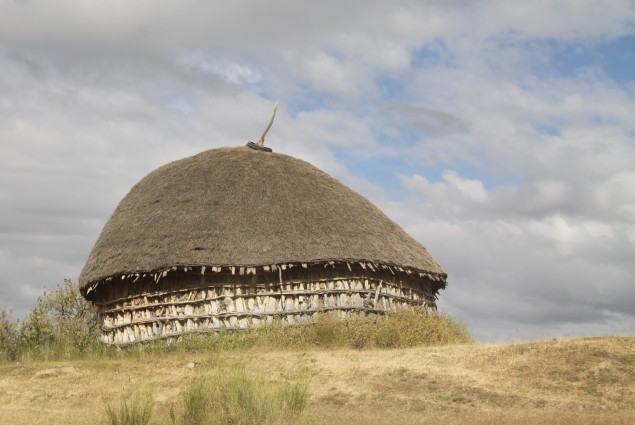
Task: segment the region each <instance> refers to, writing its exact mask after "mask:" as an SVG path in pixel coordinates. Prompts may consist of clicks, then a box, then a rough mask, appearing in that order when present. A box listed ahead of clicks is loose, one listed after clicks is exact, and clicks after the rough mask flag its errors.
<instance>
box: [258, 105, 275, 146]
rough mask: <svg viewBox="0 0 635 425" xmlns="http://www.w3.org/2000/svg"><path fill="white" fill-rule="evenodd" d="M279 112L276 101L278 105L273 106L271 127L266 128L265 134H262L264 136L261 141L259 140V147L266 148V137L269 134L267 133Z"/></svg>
mask: <svg viewBox="0 0 635 425" xmlns="http://www.w3.org/2000/svg"><path fill="white" fill-rule="evenodd" d="M277 110H278V101H276V104H275V105H273V115H272V116H271V121H269V125H268V126H267V128H265V132H264V133H262V136H260V140H258V146H260V147H263V146H265V135H266V134H267V132H268V131H269V129H270V128H271V125H272V124H273V119H274V118H275V117H276V111H277Z"/></svg>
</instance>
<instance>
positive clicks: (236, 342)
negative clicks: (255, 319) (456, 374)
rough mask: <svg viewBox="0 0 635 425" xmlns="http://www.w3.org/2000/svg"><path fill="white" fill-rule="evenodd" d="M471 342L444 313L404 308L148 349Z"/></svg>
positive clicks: (159, 344)
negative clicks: (378, 313)
mask: <svg viewBox="0 0 635 425" xmlns="http://www.w3.org/2000/svg"><path fill="white" fill-rule="evenodd" d="M470 342H473V340H472V337H471V336H470V333H469V331H468V328H467V326H465V325H464V324H463V323H461V322H459V321H457V320H456V319H454V318H452V317H451V316H449V315H446V314H439V313H436V312H427V311H425V310H421V309H407V310H397V311H393V312H389V313H387V314H386V315H383V316H380V315H363V314H360V315H355V316H352V317H350V318H348V319H345V320H341V319H338V318H337V317H335V316H334V315H332V314H327V313H324V314H321V315H319V316H318V318H317V320H316V321H315V322H313V323H309V324H304V325H299V326H287V325H284V324H283V323H281V322H274V323H272V324H267V325H262V326H259V327H255V328H252V329H249V330H246V331H242V332H220V333H217V334H191V335H186V336H183V337H182V338H180V340H179V341H173V340H165V341H156V342H154V343H150V344H146V345H145V346H144V348H143V349H144V350H146V351H150V352H153V351H154V352H164V351H182V352H188V351H197V350H210V351H215V350H231V349H248V348H255V347H258V348H272V349H276V348H296V349H306V348H316V347H324V348H354V349H368V348H407V347H414V346H418V345H444V344H461V343H470Z"/></svg>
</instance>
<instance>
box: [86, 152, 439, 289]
mask: <svg viewBox="0 0 635 425" xmlns="http://www.w3.org/2000/svg"><path fill="white" fill-rule="evenodd" d="M328 260H338V261H364V260H365V261H371V262H373V263H374V264H381V265H393V266H397V267H402V268H405V269H409V270H414V271H415V272H420V273H424V274H425V275H427V276H434V280H439V281H440V282H443V285H442V286H444V281H445V277H446V275H445V273H444V272H443V270H442V269H441V267H440V265H439V264H438V263H437V262H436V261H435V260H434V259H433V258H432V257H431V256H430V254H428V252H427V251H426V249H425V248H424V247H423V246H421V244H419V243H418V242H416V241H415V240H414V239H412V238H411V237H410V236H409V235H407V234H406V233H405V232H404V231H403V230H402V229H401V228H400V227H399V226H398V225H397V224H395V223H394V222H392V221H391V220H390V219H388V218H387V217H386V216H385V215H384V214H383V213H382V212H381V211H379V209H377V208H376V207H375V206H373V205H372V204H371V203H370V202H368V201H367V200H366V199H364V198H363V197H362V196H360V195H358V194H357V193H355V192H353V191H352V190H350V189H349V188H347V187H346V186H344V185H342V184H341V183H340V182H338V181H337V180H335V179H333V178H332V177H330V176H328V175H327V174H325V173H324V172H322V171H320V170H318V169H317V168H315V167H313V166H312V165H310V164H308V163H306V162H304V161H300V160H298V159H295V158H292V157H290V156H286V155H281V154H276V153H266V152H260V151H256V150H252V149H249V148H246V147H238V148H223V149H214V150H209V151H206V152H202V153H200V154H198V155H195V156H192V157H189V158H185V159H182V160H180V161H176V162H173V163H170V164H167V165H165V166H163V167H160V168H159V169H157V170H155V171H153V172H152V173H150V174H149V175H148V176H146V177H145V178H143V179H142V180H141V181H140V182H139V183H138V184H137V185H135V186H134V187H133V188H132V190H131V191H130V193H129V194H128V195H126V197H125V198H124V199H123V200H122V201H121V203H120V204H119V206H118V207H117V209H116V210H115V212H114V213H113V215H112V217H111V218H110V220H109V221H108V222H107V223H106V225H105V227H104V229H103V231H102V233H101V235H100V236H99V239H98V240H97V242H96V244H95V246H94V248H93V250H92V252H91V253H90V256H89V258H88V261H87V262H86V265H85V266H84V269H83V270H82V273H81V276H80V286H81V289H82V292H83V293H84V294H86V291H87V289H89V287H92V286H94V285H95V284H97V283H99V282H102V281H104V280H105V279H110V278H112V277H114V276H122V277H123V276H125V275H129V274H134V273H150V272H155V271H160V270H167V269H169V268H172V267H174V266H262V265H272V264H285V263H297V262H313V263H315V262H319V261H328ZM124 284H128V280H127V279H126V280H125V281H124V280H123V279H122V280H118V279H114V280H112V281H111V282H109V285H124Z"/></svg>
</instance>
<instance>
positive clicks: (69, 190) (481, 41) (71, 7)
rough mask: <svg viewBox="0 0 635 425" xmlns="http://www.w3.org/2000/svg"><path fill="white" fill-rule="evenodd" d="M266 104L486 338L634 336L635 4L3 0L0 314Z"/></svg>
mask: <svg viewBox="0 0 635 425" xmlns="http://www.w3.org/2000/svg"><path fill="white" fill-rule="evenodd" d="M276 100H277V101H279V102H280V106H279V109H278V114H277V117H276V120H275V122H274V124H273V127H272V128H271V130H270V131H269V133H268V135H267V139H266V143H267V145H268V146H270V147H272V148H273V149H274V151H275V152H279V153H285V154H288V155H292V156H295V157H297V158H301V159H304V160H306V161H309V162H310V163H312V164H313V165H315V166H317V167H318V168H320V169H322V170H324V171H326V172H328V173H329V174H331V175H333V176H334V177H336V178H338V179H339V180H340V181H342V182H343V183H345V184H346V185H348V186H349V187H351V188H352V189H354V190H356V191H358V192H359V193H361V194H362V195H364V196H365V197H367V198H368V199H370V200H371V201H372V202H373V203H374V204H375V205H377V206H378V207H379V208H380V209H381V210H382V211H384V212H385V213H386V214H387V215H388V216H389V217H390V218H391V219H393V220H394V221H396V222H397V223H398V224H399V225H401V226H402V227H403V228H404V229H405V230H406V231H407V232H408V233H410V234H411V235H412V236H413V237H414V238H415V239H416V240H418V241H419V242H420V243H421V244H423V245H424V246H425V247H426V248H427V249H428V251H429V252H430V253H431V254H432V256H433V257H435V258H436V259H437V260H438V261H439V262H440V263H441V265H442V266H443V268H444V270H445V271H446V272H447V273H448V287H447V289H446V290H444V291H442V292H441V294H440V299H439V309H440V310H441V311H443V312H446V313H449V314H452V315H454V316H455V317H457V318H458V319H460V320H462V321H464V322H465V323H466V324H467V325H468V326H469V327H470V329H471V331H472V333H473V335H474V336H475V337H476V339H477V340H478V341H481V342H499V341H526V340H534V339H547V338H568V337H586V336H596V335H635V1H629V0H611V1H605V2H598V1H595V0H534V1H531V2H528V1H523V0H521V1H513V0H491V1H485V0H484V1H459V0H455V1H452V0H431V1H408V0H393V1H390V2H385V1H372V0H364V1H361V0H351V1H346V2H343V1H330V0H324V1H321V2H310V3H309V2H298V1H283V0H269V1H267V2H262V1H245V0H234V1H231V2H204V1H199V0H179V1H172V0H164V1H155V0H137V1H135V2H130V1H124V0H108V1H102V2H93V1H88V0H58V1H55V2H51V1H47V0H29V1H26V0H24V1H19V0H0V268H1V269H2V271H3V273H2V274H1V275H0V309H8V310H12V311H13V316H14V317H16V318H23V317H25V316H26V315H27V314H28V312H29V311H30V310H31V309H32V308H33V307H34V305H35V303H36V300H37V297H38V295H40V294H41V293H42V291H43V290H44V288H48V289H51V288H54V287H55V286H56V285H57V284H58V283H60V282H61V281H63V279H65V278H70V279H73V280H76V279H77V276H78V275H79V273H80V271H81V268H82V267H83V264H84V262H85V261H86V259H87V257H88V254H89V252H90V250H91V248H92V246H93V244H94V243H95V241H96V239H97V237H98V235H99V233H100V231H101V229H102V227H103V225H104V224H105V222H106V220H107V219H108V218H109V216H110V215H111V214H112V212H113V210H114V209H115V207H116V206H117V204H118V202H119V201H120V200H121V199H122V198H123V197H124V196H125V195H126V193H127V192H128V190H129V189H130V188H131V187H132V186H133V185H134V184H135V183H136V182H138V181H139V180H140V179H141V178H142V177H144V176H145V175H146V174H148V173H149V172H150V171H152V170H153V169H155V168H157V167H159V166H161V165H163V164H165V163H168V162H171V161H174V160H178V159H181V158H183V157H186V156H190V155H193V154H196V153H198V152H201V151H204V150H207V149H211V148H216V147H222V146H240V145H244V144H245V143H246V142H247V141H256V140H257V139H258V138H259V136H260V134H261V133H262V131H263V129H264V127H265V126H266V124H267V123H268V120H269V118H270V116H271V112H272V107H273V104H274V102H275V101H276Z"/></svg>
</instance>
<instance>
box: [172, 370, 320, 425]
mask: <svg viewBox="0 0 635 425" xmlns="http://www.w3.org/2000/svg"><path fill="white" fill-rule="evenodd" d="M307 399H308V385H307V383H306V382H303V381H300V382H289V381H285V382H271V381H268V380H266V379H264V378H263V377H261V376H249V375H248V374H247V373H246V372H245V371H244V369H241V368H234V369H229V370H225V371H223V372H222V373H221V372H220V371H217V372H216V373H214V374H212V375H207V376H198V377H195V378H194V379H192V381H191V382H190V383H189V384H188V386H187V387H186V389H185V391H184V394H183V411H182V415H181V416H180V419H176V420H174V419H173V421H174V422H175V423H178V424H182V425H203V424H210V425H213V424H236V425H257V424H267V423H279V422H280V421H283V422H284V421H289V422H290V421H292V420H293V418H295V417H296V416H297V414H299V413H300V412H302V410H303V409H304V407H305V405H306V402H307Z"/></svg>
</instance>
